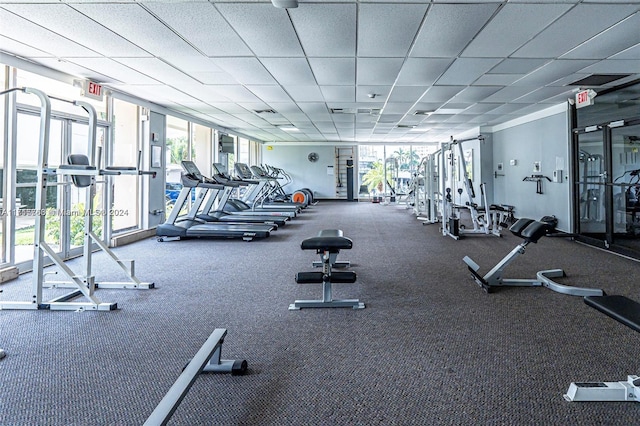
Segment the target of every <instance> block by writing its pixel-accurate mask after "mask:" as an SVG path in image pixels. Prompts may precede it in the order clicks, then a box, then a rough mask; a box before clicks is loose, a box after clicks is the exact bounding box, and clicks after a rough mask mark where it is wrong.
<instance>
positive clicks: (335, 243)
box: [300, 237, 353, 251]
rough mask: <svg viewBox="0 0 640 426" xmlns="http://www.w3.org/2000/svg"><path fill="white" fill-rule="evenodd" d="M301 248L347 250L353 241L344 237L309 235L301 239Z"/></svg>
mask: <svg viewBox="0 0 640 426" xmlns="http://www.w3.org/2000/svg"><path fill="white" fill-rule="evenodd" d="M300 246H301V248H302V250H322V251H325V250H343V249H345V250H348V249H351V248H352V247H353V241H351V239H349V238H346V237H311V238H307V239H306V240H303V241H302V244H301V245H300Z"/></svg>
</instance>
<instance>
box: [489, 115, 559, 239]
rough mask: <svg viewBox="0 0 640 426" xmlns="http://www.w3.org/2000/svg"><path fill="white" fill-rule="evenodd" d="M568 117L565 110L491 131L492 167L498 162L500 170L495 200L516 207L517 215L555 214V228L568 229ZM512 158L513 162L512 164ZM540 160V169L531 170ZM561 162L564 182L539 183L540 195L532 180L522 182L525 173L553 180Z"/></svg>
mask: <svg viewBox="0 0 640 426" xmlns="http://www.w3.org/2000/svg"><path fill="white" fill-rule="evenodd" d="M569 155H570V141H569V118H568V112H567V111H564V112H561V113H557V114H553V115H550V116H547V117H544V118H540V119H537V120H535V121H531V122H527V123H523V124H519V125H516V126H513V127H508V128H504V129H502V130H498V131H494V133H493V167H494V170H497V167H498V163H502V164H503V170H502V171H499V172H498V173H499V174H502V175H504V176H499V177H497V178H494V193H493V195H494V200H493V202H494V203H497V204H511V205H514V206H515V216H516V217H529V218H532V219H540V218H541V217H542V216H546V215H555V216H556V217H557V218H558V229H560V230H563V231H567V232H569V231H570V230H571V213H570V212H571V207H570V206H571V191H570V188H569V182H568V180H567V174H568V170H569V159H570V158H569ZM512 160H515V161H516V165H511V164H510V162H511V161H512ZM536 161H539V162H540V165H541V171H540V172H534V171H533V167H534V162H536ZM558 163H562V164H564V166H563V167H562V169H563V175H564V178H563V182H562V183H554V182H549V181H547V180H546V179H545V180H543V182H542V192H543V194H536V183H535V182H524V181H523V179H524V178H525V177H526V176H531V175H532V174H542V175H544V176H548V177H549V178H551V179H553V172H554V170H556V167H557V164H558Z"/></svg>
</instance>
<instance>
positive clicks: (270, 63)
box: [261, 58, 316, 86]
mask: <svg viewBox="0 0 640 426" xmlns="http://www.w3.org/2000/svg"><path fill="white" fill-rule="evenodd" d="M261 61H262V64H263V65H264V66H265V67H266V68H267V70H268V71H269V72H270V73H271V75H273V76H274V77H275V79H276V80H277V81H278V83H280V84H281V85H283V86H286V85H291V86H313V85H314V84H316V80H315V78H314V76H313V73H312V72H311V68H310V67H309V64H308V63H307V60H306V59H305V58H262V59H261Z"/></svg>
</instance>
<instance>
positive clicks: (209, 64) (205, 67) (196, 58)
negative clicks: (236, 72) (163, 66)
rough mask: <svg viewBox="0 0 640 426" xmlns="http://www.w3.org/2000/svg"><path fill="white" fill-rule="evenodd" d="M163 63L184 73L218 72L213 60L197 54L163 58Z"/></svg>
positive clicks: (218, 69)
mask: <svg viewBox="0 0 640 426" xmlns="http://www.w3.org/2000/svg"><path fill="white" fill-rule="evenodd" d="M162 59H163V60H164V61H165V62H168V63H170V64H171V65H173V66H174V67H176V68H178V69H180V70H182V71H185V72H220V71H222V70H221V69H220V68H218V67H217V66H216V64H215V62H214V60H213V59H211V58H208V57H206V56H203V55H201V54H199V53H196V54H193V55H170V56H163V57H162Z"/></svg>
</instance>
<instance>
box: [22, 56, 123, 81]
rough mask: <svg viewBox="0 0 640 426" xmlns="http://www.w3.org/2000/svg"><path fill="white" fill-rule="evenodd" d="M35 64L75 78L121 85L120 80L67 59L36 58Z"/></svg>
mask: <svg viewBox="0 0 640 426" xmlns="http://www.w3.org/2000/svg"><path fill="white" fill-rule="evenodd" d="M34 61H35V62H37V63H39V64H42V65H44V66H47V67H49V68H52V69H55V70H58V71H62V72H64V73H67V74H69V75H72V76H75V77H84V78H88V79H91V80H93V81H96V82H101V83H105V84H109V83H116V84H117V83H121V82H120V81H118V79H116V78H113V77H111V76H109V75H105V74H102V73H100V72H98V71H95V70H93V69H90V68H87V67H84V66H82V65H78V64H75V63H73V62H71V61H67V60H65V59H57V58H35V59H34Z"/></svg>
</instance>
